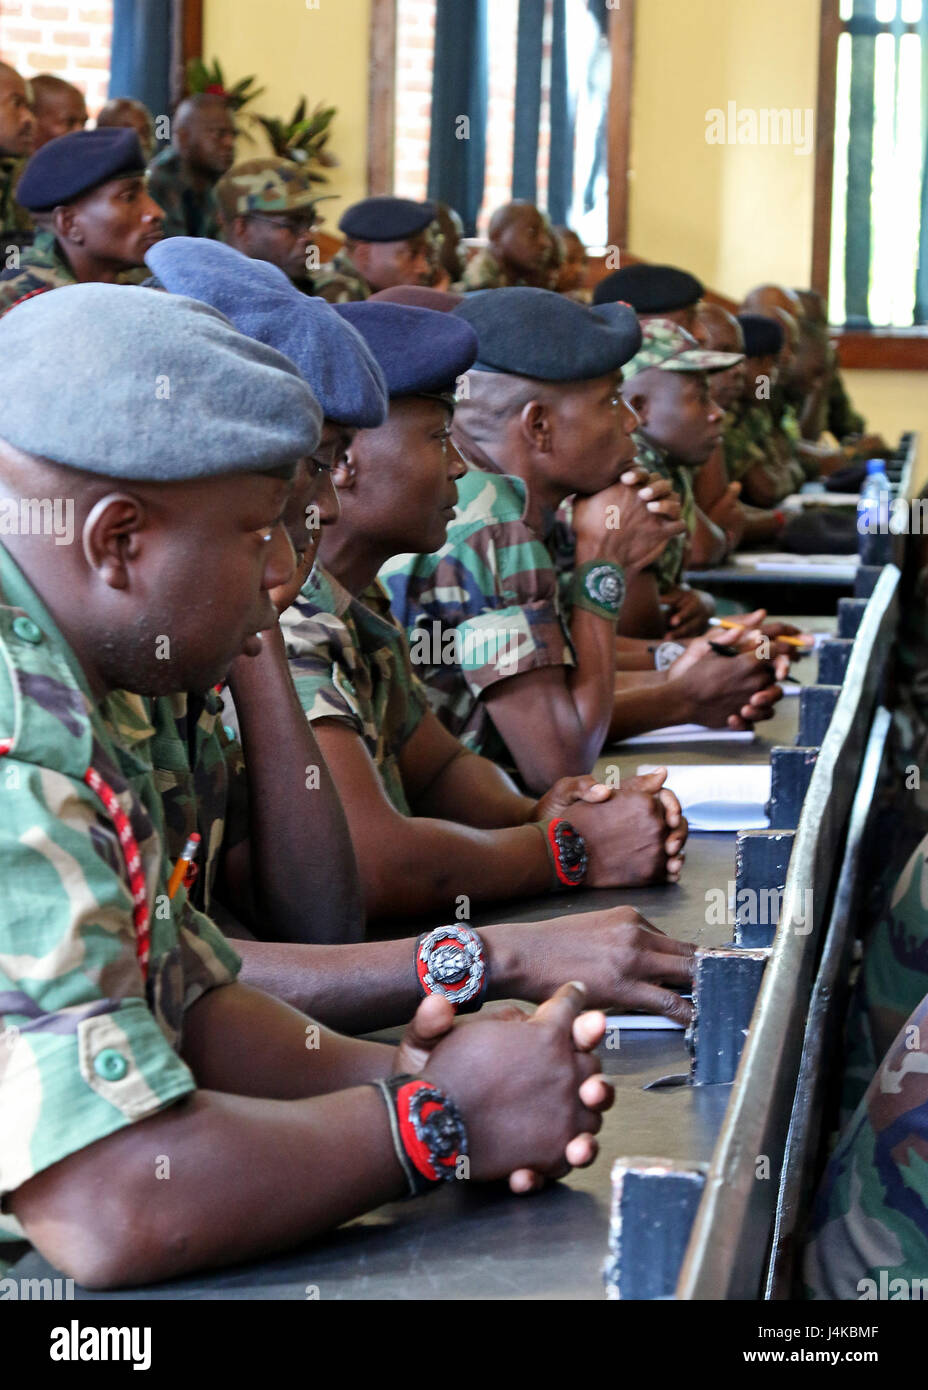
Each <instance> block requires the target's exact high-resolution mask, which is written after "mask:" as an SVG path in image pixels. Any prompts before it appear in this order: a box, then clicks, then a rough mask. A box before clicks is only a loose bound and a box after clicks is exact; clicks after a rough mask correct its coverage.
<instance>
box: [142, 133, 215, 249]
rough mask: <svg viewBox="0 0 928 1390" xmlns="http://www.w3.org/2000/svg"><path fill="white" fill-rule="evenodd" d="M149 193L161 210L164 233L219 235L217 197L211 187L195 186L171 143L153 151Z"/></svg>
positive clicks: (213, 236) (170, 234)
mask: <svg viewBox="0 0 928 1390" xmlns="http://www.w3.org/2000/svg"><path fill="white" fill-rule="evenodd" d="M148 192H149V194H150V195H151V197H152V198H154V200H155V202H156V203H157V204H158V206H159V207H160V208H161V209H162V210H163V212H164V235H165V236H166V237H169V236H204V237H211V238H212V240H213V241H217V240H218V239H219V235H220V226H221V223H220V217H219V200H218V198H217V197H216V190H215V188H214V187H213V186H210V187H208V188H205V189H199V188H194V186H193V184H192V183H191V182H190V179H189V178H188V177H187V175H186V174H185V173H184V168H183V164H182V162H181V157H180V155H179V154H178V152H177V150H175V149H174V147H173V146H170V147H169V148H168V149H166V150H162V151H161V153H160V154H156V155H155V157H154V159H153V160H152V162H151V164H149V166H148Z"/></svg>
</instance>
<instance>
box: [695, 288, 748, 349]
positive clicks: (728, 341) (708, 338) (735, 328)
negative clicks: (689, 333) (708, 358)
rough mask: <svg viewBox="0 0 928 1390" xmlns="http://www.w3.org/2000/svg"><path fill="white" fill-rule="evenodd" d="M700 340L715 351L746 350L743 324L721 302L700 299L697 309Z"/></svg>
mask: <svg viewBox="0 0 928 1390" xmlns="http://www.w3.org/2000/svg"><path fill="white" fill-rule="evenodd" d="M696 323H697V326H698V328H699V329H700V332H699V334H698V341H699V342H700V343H702V344H703V345H704V346H705V347H707V348H710V349H711V350H712V351H713V352H744V334H743V333H742V331H741V324H740V323H739V322H738V320H737V319H736V318H735V316H734V314H730V313H729V312H728V310H727V309H723V308H722V306H721V304H710V303H709V301H708V300H706V299H703V300H701V301H700V303H699V305H698V306H697V309H696Z"/></svg>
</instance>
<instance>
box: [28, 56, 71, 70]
mask: <svg viewBox="0 0 928 1390" xmlns="http://www.w3.org/2000/svg"><path fill="white" fill-rule="evenodd" d="M26 62H27V64H28V65H29V67H30V68H32V69H33V70H34V71H35V72H63V71H64V69H65V68H66V67H67V66H68V60H67V58H65V57H64V56H62V55H60V54H57V53H55V54H51V53H29V54H27V55H26Z"/></svg>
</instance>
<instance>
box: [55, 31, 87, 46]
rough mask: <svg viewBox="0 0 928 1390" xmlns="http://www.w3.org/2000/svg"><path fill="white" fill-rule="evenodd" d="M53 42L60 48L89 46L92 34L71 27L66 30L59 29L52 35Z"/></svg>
mask: <svg viewBox="0 0 928 1390" xmlns="http://www.w3.org/2000/svg"><path fill="white" fill-rule="evenodd" d="M52 42H53V43H55V44H56V45H57V46H58V47H59V48H89V47H90V35H89V34H87V33H85V32H83V31H82V30H80V29H69V30H67V31H66V32H65V31H62V30H60V29H59V30H58V31H57V33H55V34H54V35H53V36H52Z"/></svg>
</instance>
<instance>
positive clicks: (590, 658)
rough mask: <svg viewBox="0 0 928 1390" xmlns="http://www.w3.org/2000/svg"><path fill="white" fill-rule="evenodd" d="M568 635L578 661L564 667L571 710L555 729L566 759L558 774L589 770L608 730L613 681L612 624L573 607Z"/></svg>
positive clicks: (613, 640)
mask: <svg viewBox="0 0 928 1390" xmlns="http://www.w3.org/2000/svg"><path fill="white" fill-rule="evenodd" d="M570 635H571V640H572V641H573V645H574V650H575V652H576V655H577V664H576V666H574V667H570V668H567V672H566V677H567V678H566V687H567V691H568V692H569V696H570V702H571V709H570V710H569V711H566V719H565V723H566V724H567V726H568V727H566V728H565V727H563V726H562V727H561V729H560V730H559V731H558V732H559V733H560V739H561V742H562V744H563V745H565V751H566V749H569V754H570V756H569V758H567V759H566V760H565V765H564V766H563V767H562V768H561V769H560V771H559V773H558V775H559V776H567V775H570V774H582V773H584V772H589V770H590V768H591V767H592V766H593V764H594V762H595V761H596V759H597V758H598V757H599V755H600V752H601V751H602V746H603V743H604V741H605V738H606V734H607V732H608V729H609V719H610V714H611V709H612V692H613V686H614V683H615V624H614V623H611V622H607V621H606V620H605V619H604V618H600V617H597V615H596V614H595V613H589V612H587V610H586V609H584V608H575V609H574V610H573V613H572V615H571V620H570Z"/></svg>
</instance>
